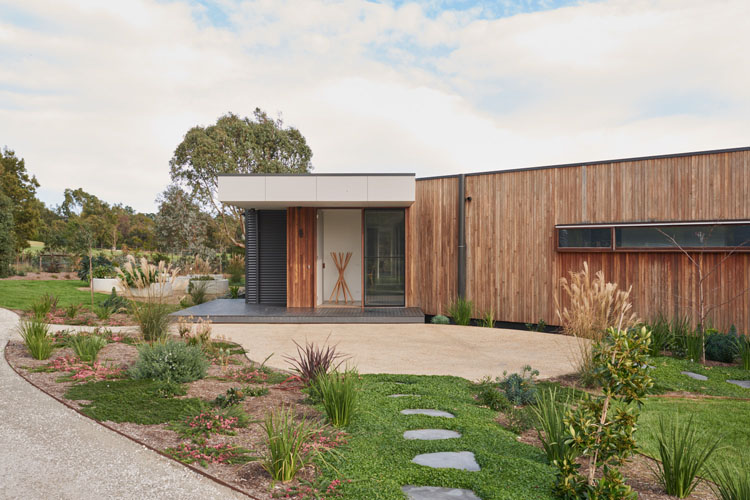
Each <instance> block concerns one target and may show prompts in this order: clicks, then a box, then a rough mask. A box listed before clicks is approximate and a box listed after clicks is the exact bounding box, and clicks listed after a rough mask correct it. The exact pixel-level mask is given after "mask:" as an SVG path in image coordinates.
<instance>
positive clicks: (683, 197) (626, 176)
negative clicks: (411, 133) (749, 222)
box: [409, 150, 750, 332]
mask: <svg viewBox="0 0 750 500" xmlns="http://www.w3.org/2000/svg"><path fill="white" fill-rule="evenodd" d="M457 186H458V181H457V178H456V177H449V178H439V179H425V180H417V188H416V202H415V203H414V205H413V207H412V208H411V209H410V210H409V212H410V221H411V223H414V224H415V226H413V227H414V229H413V231H411V235H410V238H411V242H412V243H413V246H412V248H413V251H412V256H411V257H412V259H411V262H410V263H411V266H412V267H413V274H412V276H413V277H414V279H413V280H412V283H413V285H412V287H411V288H413V289H414V290H413V292H412V293H413V294H414V305H417V306H420V307H421V308H422V309H423V310H424V311H425V313H427V314H437V313H440V312H444V310H445V305H446V304H447V303H449V302H450V301H451V300H452V299H453V298H454V297H455V296H456V275H457V273H456V265H457V264H456V262H457V255H456V246H457V241H458V238H457V221H456V217H457V203H458V201H457V197H458V193H457ZM465 194H466V196H470V197H471V198H472V201H470V202H466V246H467V279H466V280H467V281H466V293H467V297H468V298H469V299H471V300H473V301H474V302H475V304H476V306H477V315H479V314H481V313H482V312H484V311H487V310H489V309H494V313H495V317H496V318H497V319H498V320H501V321H513V322H521V323H524V322H536V321H538V320H539V319H544V320H545V321H546V322H547V323H549V324H558V323H559V321H558V320H557V318H556V315H555V305H554V304H555V302H554V297H555V294H558V297H559V296H560V295H559V294H560V288H559V279H560V277H563V276H567V275H568V272H569V271H577V270H579V269H581V267H582V263H583V261H584V260H586V261H588V263H589V267H590V269H591V271H592V272H595V271H597V270H599V269H602V270H603V271H604V274H605V277H606V279H607V280H608V281H614V282H616V283H618V284H619V286H620V287H621V288H628V287H629V286H632V287H633V294H632V296H633V302H634V307H635V310H636V312H637V313H638V314H639V315H640V316H641V317H643V318H649V317H651V316H653V315H655V314H656V313H657V312H659V311H661V312H664V313H665V314H668V315H672V316H674V315H684V314H687V313H689V312H691V310H692V309H693V308H694V307H695V306H696V304H697V295H698V287H697V279H696V277H695V273H694V267H693V266H692V265H691V264H690V263H689V261H688V259H687V257H686V256H684V255H682V254H681V253H679V251H677V252H666V253H664V252H624V251H623V252H617V253H609V252H558V251H557V250H556V248H555V237H556V232H555V225H556V224H583V223H612V222H667V221H716V220H730V219H750V151H746V150H745V151H734V152H725V153H711V154H694V155H685V156H677V157H670V158H655V159H645V160H636V161H621V162H612V163H602V164H595V165H581V166H565V167H556V168H554V167H553V168H542V169H531V170H522V171H508V172H500V173H491V174H470V175H467V176H466V193H465ZM692 255H696V254H692ZM725 255H726V254H722V253H705V254H704V259H705V262H706V263H705V265H704V268H706V269H711V268H713V267H714V266H715V265H716V264H717V263H719V261H721V259H723V258H724V257H725ZM709 281H710V282H709V283H708V284H707V285H705V288H706V290H708V291H709V294H708V300H707V302H708V303H710V304H714V305H718V304H723V303H725V302H727V301H729V300H730V299H731V298H732V297H734V296H735V295H736V294H737V293H738V292H740V291H742V290H744V289H746V288H748V287H750V253H736V254H734V255H731V256H729V257H728V258H727V259H726V260H725V261H724V262H723V263H722V264H721V265H720V266H719V268H718V270H717V271H716V272H715V273H714V274H713V275H712V279H711V280H709ZM713 320H714V325H715V326H717V327H721V328H725V327H728V326H729V325H730V324H732V323H734V324H736V325H737V327H738V328H739V329H740V331H745V332H750V294H745V295H744V296H742V297H740V298H738V299H736V300H733V301H731V302H729V303H726V304H724V305H723V306H721V307H719V308H718V309H717V310H716V311H714V314H713Z"/></svg>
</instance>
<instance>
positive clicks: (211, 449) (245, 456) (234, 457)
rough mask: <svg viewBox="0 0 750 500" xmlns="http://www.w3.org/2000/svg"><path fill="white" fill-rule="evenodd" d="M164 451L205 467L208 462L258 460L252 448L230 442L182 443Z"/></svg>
mask: <svg viewBox="0 0 750 500" xmlns="http://www.w3.org/2000/svg"><path fill="white" fill-rule="evenodd" d="M164 453H166V454H167V455H169V456H170V457H173V458H175V459H177V460H179V461H180V462H182V463H184V464H192V463H195V462H198V463H199V464H201V465H202V466H203V467H206V466H208V464H245V463H247V462H252V461H253V460H257V458H256V457H254V456H252V455H251V453H252V450H248V449H247V448H242V447H240V446H233V445H231V444H229V443H220V444H195V443H180V445H179V446H177V447H176V448H167V449H166V450H164Z"/></svg>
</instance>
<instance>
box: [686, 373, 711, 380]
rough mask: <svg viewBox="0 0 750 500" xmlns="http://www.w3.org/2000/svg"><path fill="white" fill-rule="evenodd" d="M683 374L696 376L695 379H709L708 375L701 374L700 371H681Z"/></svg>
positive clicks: (691, 376)
mask: <svg viewBox="0 0 750 500" xmlns="http://www.w3.org/2000/svg"><path fill="white" fill-rule="evenodd" d="M680 373H682V374H683V375H687V376H688V377H690V378H694V379H695V380H708V377H706V376H705V375H701V374H699V373H693V372H680Z"/></svg>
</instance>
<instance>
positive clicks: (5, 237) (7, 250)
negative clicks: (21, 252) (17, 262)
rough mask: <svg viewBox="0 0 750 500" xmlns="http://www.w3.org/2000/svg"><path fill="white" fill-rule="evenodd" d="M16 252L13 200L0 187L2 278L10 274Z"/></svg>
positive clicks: (0, 259)
mask: <svg viewBox="0 0 750 500" xmlns="http://www.w3.org/2000/svg"><path fill="white" fill-rule="evenodd" d="M15 254H16V243H15V241H14V240H13V202H12V201H11V199H10V198H8V197H7V196H5V194H3V190H2V188H0V278H5V277H7V276H10V265H11V263H12V262H13V257H14V256H15Z"/></svg>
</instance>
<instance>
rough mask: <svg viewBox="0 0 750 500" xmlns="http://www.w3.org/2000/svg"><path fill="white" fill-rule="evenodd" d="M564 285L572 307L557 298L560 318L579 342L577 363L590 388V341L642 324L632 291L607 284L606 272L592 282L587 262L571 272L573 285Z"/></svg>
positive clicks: (565, 331)
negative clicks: (634, 309)
mask: <svg viewBox="0 0 750 500" xmlns="http://www.w3.org/2000/svg"><path fill="white" fill-rule="evenodd" d="M560 285H561V286H562V289H563V293H564V294H565V295H566V296H567V299H568V302H569V304H570V305H569V307H568V306H566V307H563V306H562V305H561V304H560V302H559V301H558V299H557V297H555V307H556V309H557V317H558V318H559V320H560V322H561V324H562V327H563V332H564V333H565V334H566V335H572V336H574V337H576V338H577V339H578V344H577V347H578V349H577V352H575V353H574V356H575V360H574V361H575V364H576V369H577V371H578V374H579V375H580V376H581V378H582V379H583V382H584V383H585V384H587V385H589V384H588V382H591V381H593V371H594V366H593V364H592V359H591V357H592V354H591V346H592V343H591V342H590V341H593V342H599V341H601V340H602V339H603V338H604V335H605V333H606V331H607V328H609V327H614V326H617V325H618V324H619V325H620V328H622V329H625V330H627V329H628V328H630V327H632V326H634V325H635V324H636V323H637V322H638V319H637V317H636V315H635V314H634V313H632V312H631V309H632V305H631V303H630V291H631V288H628V290H627V291H622V290H618V289H617V284H616V283H607V282H606V281H605V279H604V273H603V272H602V271H598V272H597V273H596V274H595V275H594V277H593V278H592V277H591V274H590V273H589V267H588V263H586V262H584V263H583V270H582V271H579V272H572V271H571V273H570V281H568V280H567V279H565V278H561V279H560Z"/></svg>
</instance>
